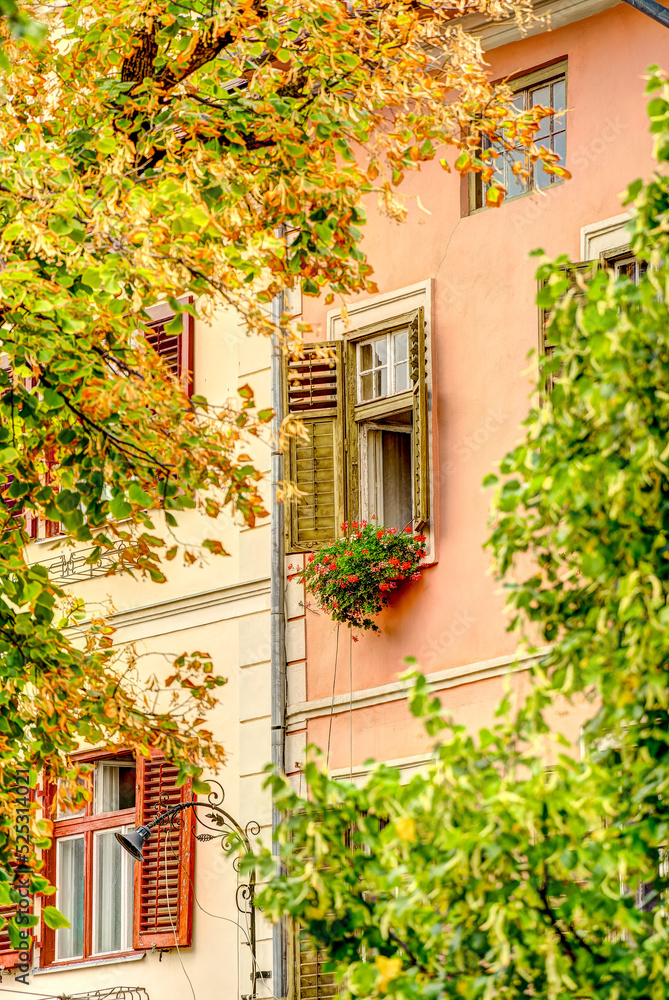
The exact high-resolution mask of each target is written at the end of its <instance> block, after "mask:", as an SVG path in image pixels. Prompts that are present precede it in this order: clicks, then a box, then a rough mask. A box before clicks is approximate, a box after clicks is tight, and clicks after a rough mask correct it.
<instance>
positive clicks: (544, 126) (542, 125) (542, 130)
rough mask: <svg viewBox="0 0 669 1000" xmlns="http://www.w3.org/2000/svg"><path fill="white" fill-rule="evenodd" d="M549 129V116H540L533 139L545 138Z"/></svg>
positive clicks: (548, 133)
mask: <svg viewBox="0 0 669 1000" xmlns="http://www.w3.org/2000/svg"><path fill="white" fill-rule="evenodd" d="M550 131H551V119H550V116H549V117H548V118H542V119H541V121H540V122H539V128H538V129H537V131H536V132H535V133H534V139H535V141H536V140H537V139H545V138H546V136H547V135H550Z"/></svg>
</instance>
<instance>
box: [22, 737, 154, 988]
mask: <svg viewBox="0 0 669 1000" xmlns="http://www.w3.org/2000/svg"><path fill="white" fill-rule="evenodd" d="M130 758H131V755H130V754H128V753H125V754H124V753H123V752H122V751H119V752H118V753H113V752H102V753H95V754H84V755H82V756H78V757H77V758H76V759H77V762H78V763H91V764H94V765H95V766H97V765H98V764H105V763H107V764H108V763H115V764H118V765H120V764H121V762H122V761H129V760H130ZM134 765H135V767H137V761H136V759H135V760H134ZM90 774H91V776H92V777H91V780H93V781H94V780H95V778H94V774H95V769H93V770H92V771H91V772H90ZM138 792H139V787H138V781H137V774H136V775H135V805H133V806H131V807H129V808H127V809H119V810H116V811H115V812H107V813H95V812H94V808H95V789H94V790H93V797H92V798H91V799H89V800H88V801H87V802H86V803H85V806H84V815H83V816H82V815H76V816H72V817H69V818H67V817H64V818H61V819H56V818H54V820H53V832H52V843H51V847H50V849H49V850H48V851H47V852H45V853H46V877H47V878H48V879H49V881H50V882H51V883H52V884H53V885H57V882H58V878H57V857H58V843H59V841H63V840H66V839H68V838H72V837H75V836H82V835H83V837H84V915H83V947H82V954H81V955H76V956H71V957H68V958H58V957H57V938H56V934H57V931H55V930H52V929H51V928H49V927H47V925H46V923H45V921H44V919H42V934H41V937H42V942H43V946H42V949H41V954H40V968H53V969H54V970H55V969H57V968H66V967H68V966H72V965H80V964H82V963H94V962H96V961H103V960H105V959H108V958H111V957H114V958H120V957H123V956H125V955H132V954H133V952H135V951H137V950H140V949H136V948H134V947H133V945H132V928H131V931H130V946H129V947H127V948H124V949H122V950H120V951H112V952H109V951H107V952H95V951H93V943H94V937H93V936H94V924H95V913H94V896H95V872H94V856H95V834H96V833H100V832H103V833H104V832H105V831H112V830H123V829H124V828H130V829H134V828H135V823H136V818H137V809H138ZM55 798H56V786H55V785H54V784H51V785H49V786H48V787H47V790H46V796H45V806H46V810H45V811H46V814H47V815H49V816H50V815H51V814H52V812H53V811H54V807H55ZM130 877H131V878H132V881H133V884H134V882H135V878H134V872H132V874H131V876H130ZM56 905H58V904H57V903H56ZM135 905H136V904H135V901H134V899H133V922H134V909H135ZM141 950H143V949H141Z"/></svg>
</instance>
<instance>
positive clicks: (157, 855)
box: [41, 754, 195, 966]
mask: <svg viewBox="0 0 669 1000" xmlns="http://www.w3.org/2000/svg"><path fill="white" fill-rule="evenodd" d="M88 760H89V761H90V762H91V763H92V764H93V768H92V771H91V772H90V774H89V780H90V781H91V783H92V798H91V799H90V801H88V802H87V803H86V804H85V806H83V807H82V808H81V809H79V810H77V811H70V810H67V809H63V808H61V809H59V810H58V811H56V812H55V814H54V815H53V820H54V824H53V845H52V847H51V850H50V851H49V852H48V856H47V875H48V877H49V879H50V880H51V881H52V882H53V883H54V884H55V885H57V887H58V891H57V894H56V899H55V905H56V906H57V907H58V909H59V910H60V911H61V913H63V914H64V915H65V916H66V917H67V919H68V920H69V922H70V926H69V927H68V928H60V929H58V930H55V931H54V930H51V929H49V928H48V927H47V926H46V925H44V927H43V939H44V947H43V949H42V961H41V964H42V965H43V966H51V965H59V964H61V963H63V964H70V963H78V962H85V961H89V960H94V959H96V958H103V957H108V956H111V955H122V954H127V953H130V952H132V951H133V950H141V949H145V948H152V947H153V946H154V945H155V947H159V948H170V947H174V945H175V944H178V945H180V946H186V945H189V944H190V943H191V934H192V897H193V874H194V870H193V865H194V858H195V852H194V846H195V841H194V836H195V831H194V822H195V817H194V815H193V813H194V810H192V809H187V810H184V812H182V813H181V814H180V815H179V821H178V823H175V824H174V825H172V826H170V825H168V826H166V827H163V826H160V827H158V828H157V829H156V830H155V832H154V834H153V836H152V837H151V840H150V841H149V843H148V844H147V846H146V848H145V860H144V863H143V864H141V863H139V862H133V860H132V858H131V857H130V855H129V854H128V853H127V852H126V851H124V850H123V848H122V847H121V845H120V844H119V842H118V841H117V840H116V837H115V834H116V833H120V832H127V831H130V830H133V829H135V828H136V827H137V826H140V825H142V824H145V823H147V822H150V821H151V820H152V819H154V818H155V817H156V816H157V815H159V813H160V812H163V811H165V810H166V809H168V808H169V807H170V806H172V805H175V804H176V803H178V802H183V801H187V800H189V799H190V798H191V797H192V785H191V782H190V781H187V782H186V784H185V785H182V786H181V787H177V786H176V783H175V782H176V777H177V774H178V769H177V768H176V767H173V766H172V765H169V764H167V763H166V762H165V760H164V759H162V758H160V757H155V758H149V759H145V758H143V757H138V758H137V760H135V759H134V757H132V756H131V755H127V754H119V755H116V756H112V755H106V756H105V755H103V756H97V757H91V758H88ZM54 792H55V789H52V792H51V795H50V796H49V799H50V801H51V802H53V801H54V798H55V796H54Z"/></svg>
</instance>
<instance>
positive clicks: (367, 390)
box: [360, 375, 374, 403]
mask: <svg viewBox="0 0 669 1000" xmlns="http://www.w3.org/2000/svg"><path fill="white" fill-rule="evenodd" d="M373 377H374V376H373V375H363V376H362V378H361V379H360V402H361V403H365V402H367V400H368V399H373V398H374V396H373V395H372V379H373Z"/></svg>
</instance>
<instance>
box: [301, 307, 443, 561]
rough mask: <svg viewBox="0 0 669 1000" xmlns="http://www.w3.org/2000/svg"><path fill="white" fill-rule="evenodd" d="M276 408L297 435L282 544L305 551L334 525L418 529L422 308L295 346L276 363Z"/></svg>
mask: <svg viewBox="0 0 669 1000" xmlns="http://www.w3.org/2000/svg"><path fill="white" fill-rule="evenodd" d="M283 381H284V409H285V412H286V413H287V415H288V416H289V417H294V418H298V419H299V420H301V422H302V423H303V425H304V428H305V434H304V436H303V437H301V438H297V439H294V440H292V441H291V443H290V446H289V450H288V453H287V455H286V470H285V478H286V479H287V480H289V481H290V482H292V483H294V484H295V485H296V487H297V489H298V490H299V491H300V494H301V495H302V499H301V502H300V503H298V504H295V505H292V506H291V508H290V509H289V510H287V512H286V547H287V550H288V551H290V552H299V551H310V550H313V549H315V548H318V547H319V546H320V545H326V544H328V543H330V542H332V541H334V539H335V538H337V537H338V535H339V531H340V525H341V524H342V522H346V521H348V522H351V521H356V520H371V519H372V518H374V519H375V521H376V522H377V523H378V524H379V525H383V526H385V527H396V528H400V529H401V528H405V527H413V528H416V529H418V528H423V527H425V526H426V524H427V522H428V519H429V461H428V452H429V425H428V388H427V362H426V345H425V326H424V317H423V309H422V308H419V309H417V310H413V311H412V312H410V313H405V314H403V315H400V316H398V317H396V318H394V319H392V320H389V321H383V322H381V323H378V324H374V325H372V326H368V327H365V328H364V329H361V330H358V331H356V332H355V334H352V335H350V336H347V337H346V338H345V339H344V340H342V341H331V342H325V343H323V342H320V343H309V344H304V345H303V346H302V348H301V350H300V351H299V353H298V354H297V355H295V356H293V357H290V358H287V359H286V360H285V362H284V377H283Z"/></svg>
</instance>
